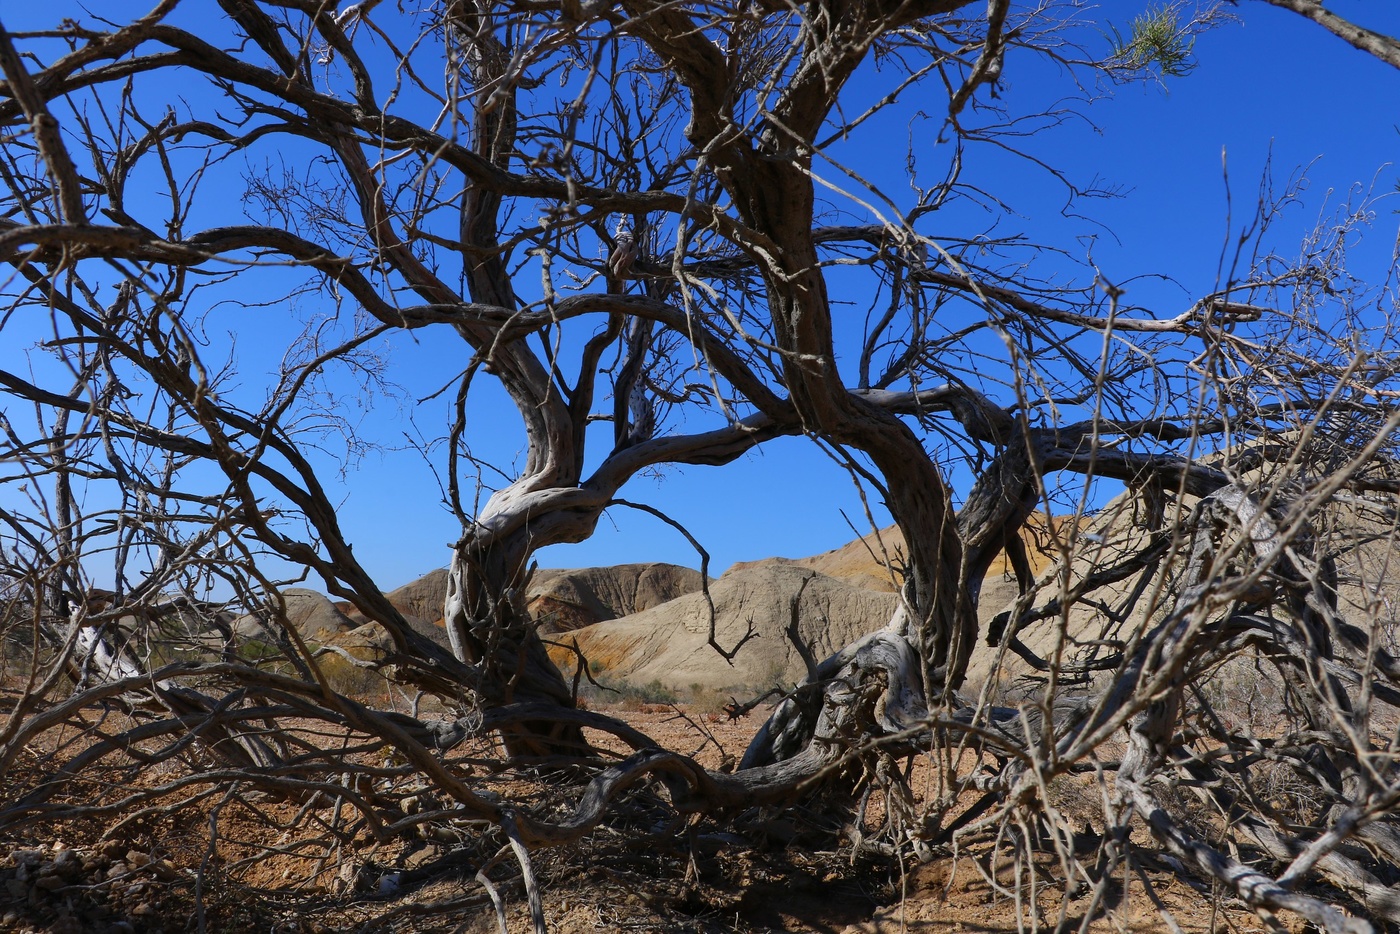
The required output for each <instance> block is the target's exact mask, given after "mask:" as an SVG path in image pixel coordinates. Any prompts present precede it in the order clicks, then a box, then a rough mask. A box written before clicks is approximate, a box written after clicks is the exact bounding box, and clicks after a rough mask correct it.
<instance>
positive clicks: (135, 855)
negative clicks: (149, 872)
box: [126, 850, 151, 869]
mask: <svg viewBox="0 0 1400 934" xmlns="http://www.w3.org/2000/svg"><path fill="white" fill-rule="evenodd" d="M150 861H151V858H150V857H149V856H147V855H146V854H145V853H142V852H141V851H140V850H127V851H126V862H127V865H129V866H131V867H133V868H135V869H140V868H141V867H142V866H144V865H146V864H147V863H149V862H150Z"/></svg>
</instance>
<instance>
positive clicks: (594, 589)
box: [525, 562, 700, 633]
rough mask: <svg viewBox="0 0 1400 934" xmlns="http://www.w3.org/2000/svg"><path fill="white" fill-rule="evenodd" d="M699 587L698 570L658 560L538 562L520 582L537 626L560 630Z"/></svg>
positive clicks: (646, 606) (635, 610) (622, 613)
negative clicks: (582, 564) (587, 564)
mask: <svg viewBox="0 0 1400 934" xmlns="http://www.w3.org/2000/svg"><path fill="white" fill-rule="evenodd" d="M699 589H700V572H699V571H696V570H693V569H691V568H684V567H680V566H678V565H674V564H661V563H659V562H653V563H650V564H619V565H615V566H613V567H605V568H577V569H572V570H569V569H556V568H539V569H537V570H536V571H535V574H534V576H533V577H532V578H531V579H530V586H529V587H528V588H526V591H525V603H526V607H527V608H528V610H529V612H530V616H531V618H533V619H534V620H535V622H537V623H538V624H539V626H540V631H541V632H544V633H551V632H565V631H568V630H572V629H579V628H581V627H583V626H590V625H592V624H594V623H600V622H603V621H604V620H610V619H617V618H619V617H622V616H631V615H632V614H634V613H640V612H642V611H643V610H649V609H651V608H652V607H655V606H660V605H661V604H663V603H666V602H668V601H670V600H675V599H676V598H677V597H683V596H685V595H686V594H689V593H695V592H696V591H698V590H699Z"/></svg>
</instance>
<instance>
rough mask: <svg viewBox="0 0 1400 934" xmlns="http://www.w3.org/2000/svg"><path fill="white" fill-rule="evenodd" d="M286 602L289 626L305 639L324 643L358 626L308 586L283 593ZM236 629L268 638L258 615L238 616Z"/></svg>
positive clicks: (321, 594)
mask: <svg viewBox="0 0 1400 934" xmlns="http://www.w3.org/2000/svg"><path fill="white" fill-rule="evenodd" d="M282 599H283V601H284V602H285V603H286V608H287V610H286V617H287V619H286V621H287V623H288V624H289V625H291V626H292V627H293V628H294V629H296V631H297V632H298V633H299V634H300V635H301V637H302V638H303V639H307V640H309V641H311V642H324V641H326V640H327V639H329V638H331V637H332V636H334V635H335V634H337V633H341V632H348V631H349V630H351V629H354V628H355V623H354V622H353V621H351V619H350V618H349V617H347V616H346V615H345V614H344V613H342V612H341V611H340V610H339V609H337V608H336V606H335V604H333V603H331V601H330V599H329V598H327V597H326V595H325V594H323V593H317V592H316V591H314V590H308V589H306V588H305V587H288V588H286V589H285V590H283V591H282ZM233 627H234V630H235V631H236V632H238V633H239V634H241V635H244V636H247V637H249V638H253V639H258V638H263V637H265V636H266V635H267V633H266V630H265V628H264V623H263V621H262V620H261V619H260V618H258V617H257V616H254V615H247V616H240V617H238V619H236V620H235V621H234V623H233Z"/></svg>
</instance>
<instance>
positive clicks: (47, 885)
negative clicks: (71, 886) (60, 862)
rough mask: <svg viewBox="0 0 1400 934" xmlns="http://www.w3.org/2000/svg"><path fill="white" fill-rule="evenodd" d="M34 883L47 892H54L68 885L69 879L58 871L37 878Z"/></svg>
mask: <svg viewBox="0 0 1400 934" xmlns="http://www.w3.org/2000/svg"><path fill="white" fill-rule="evenodd" d="M34 884H35V885H36V886H38V887H39V888H41V889H43V890H44V891H46V892H54V891H57V890H58V889H61V888H63V887H64V886H65V885H67V884H68V881H67V880H66V879H64V878H63V877H62V876H60V875H58V874H57V873H49V874H48V875H43V876H40V877H39V878H37V879H35V880H34Z"/></svg>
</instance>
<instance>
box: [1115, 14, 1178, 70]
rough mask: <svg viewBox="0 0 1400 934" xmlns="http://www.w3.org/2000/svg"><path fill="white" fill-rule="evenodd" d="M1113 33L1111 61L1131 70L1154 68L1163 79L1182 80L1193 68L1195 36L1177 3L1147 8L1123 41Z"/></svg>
mask: <svg viewBox="0 0 1400 934" xmlns="http://www.w3.org/2000/svg"><path fill="white" fill-rule="evenodd" d="M1113 32H1114V43H1113V45H1114V49H1113V59H1112V60H1113V61H1115V62H1118V63H1121V64H1122V65H1123V66H1125V67H1126V68H1128V69H1130V70H1132V71H1151V70H1152V69H1153V68H1154V67H1155V68H1156V70H1157V72H1158V74H1159V75H1160V76H1161V77H1163V78H1184V77H1185V76H1187V75H1189V74H1190V73H1191V72H1192V71H1194V70H1195V69H1196V59H1195V56H1194V55H1192V50H1193V49H1194V48H1195V45H1196V37H1195V36H1194V35H1193V34H1192V30H1191V23H1190V22H1189V21H1187V22H1183V21H1182V16H1181V4H1180V3H1169V4H1166V5H1165V6H1161V7H1149V8H1148V9H1147V10H1146V11H1144V12H1143V13H1142V14H1141V15H1139V16H1137V17H1136V18H1134V20H1133V22H1132V25H1131V26H1129V28H1128V36H1127V38H1126V39H1125V38H1124V37H1123V35H1122V34H1121V33H1119V32H1118V30H1116V29H1115V30H1114V31H1113Z"/></svg>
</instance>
